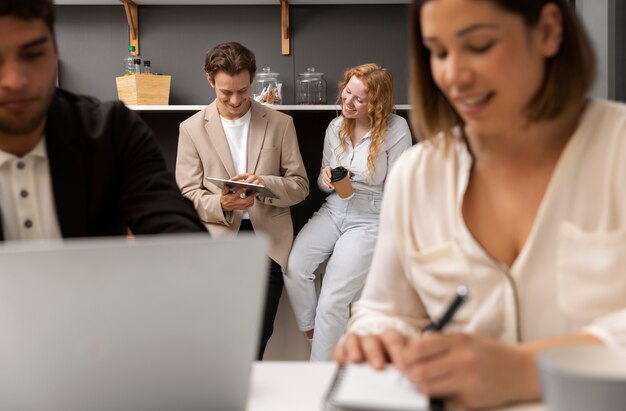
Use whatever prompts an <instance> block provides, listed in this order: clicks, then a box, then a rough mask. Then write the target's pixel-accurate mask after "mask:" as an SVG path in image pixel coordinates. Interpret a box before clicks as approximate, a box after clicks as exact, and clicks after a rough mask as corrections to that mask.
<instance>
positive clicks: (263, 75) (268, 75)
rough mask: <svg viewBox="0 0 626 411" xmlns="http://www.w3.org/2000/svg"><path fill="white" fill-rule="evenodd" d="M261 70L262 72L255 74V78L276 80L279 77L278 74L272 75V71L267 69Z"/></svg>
mask: <svg viewBox="0 0 626 411" xmlns="http://www.w3.org/2000/svg"><path fill="white" fill-rule="evenodd" d="M261 70H262V71H259V72H257V73H256V77H257V78H260V79H265V78H277V77H278V76H279V75H280V73H273V72H272V69H271V68H269V67H263V68H262V69H261Z"/></svg>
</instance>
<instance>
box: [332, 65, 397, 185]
mask: <svg viewBox="0 0 626 411" xmlns="http://www.w3.org/2000/svg"><path fill="white" fill-rule="evenodd" d="M353 76H355V77H356V78H358V79H359V80H361V82H362V83H363V85H364V86H365V88H366V90H367V116H368V118H369V121H370V125H371V132H370V146H369V152H368V155H367V170H368V171H369V173H370V175H374V172H375V171H376V159H377V158H378V155H379V153H380V146H381V145H382V143H383V141H384V140H385V130H386V129H387V117H389V114H391V113H392V112H393V76H392V75H391V72H390V71H389V70H387V69H386V68H384V67H382V66H380V65H378V64H375V63H368V64H362V65H360V66H357V67H353V68H351V69H348V70H346V72H345V73H344V74H343V80H341V81H340V82H339V83H338V84H337V86H338V88H339V95H338V96H337V104H339V105H342V101H341V93H342V92H343V89H344V88H345V87H346V85H347V84H348V81H350V79H351V78H352V77H353ZM355 124H356V120H354V119H347V118H345V117H344V119H343V122H342V124H341V128H340V130H339V141H340V143H341V148H342V152H345V151H346V150H347V149H348V138H349V137H350V136H351V135H352V133H353V132H354V127H355Z"/></svg>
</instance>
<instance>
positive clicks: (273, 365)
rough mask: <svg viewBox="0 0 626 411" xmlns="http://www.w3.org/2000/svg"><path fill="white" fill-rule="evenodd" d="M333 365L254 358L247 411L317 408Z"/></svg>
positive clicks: (540, 409) (534, 409)
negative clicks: (256, 359) (255, 359)
mask: <svg viewBox="0 0 626 411" xmlns="http://www.w3.org/2000/svg"><path fill="white" fill-rule="evenodd" d="M335 367H336V366H335V364H334V363H332V362H328V363H309V362H288V361H285V362H283V361H268V362H256V363H254V365H253V367H252V377H251V384H250V396H249V398H248V406H247V408H246V411H293V410H295V409H297V410H298V411H320V410H322V407H321V404H322V400H323V399H324V395H325V394H326V390H327V389H328V386H329V384H330V382H331V380H332V377H333V375H334V372H335ZM451 411H452V410H451ZM500 411H545V407H544V406H543V405H541V404H529V405H520V406H515V407H507V408H503V409H500Z"/></svg>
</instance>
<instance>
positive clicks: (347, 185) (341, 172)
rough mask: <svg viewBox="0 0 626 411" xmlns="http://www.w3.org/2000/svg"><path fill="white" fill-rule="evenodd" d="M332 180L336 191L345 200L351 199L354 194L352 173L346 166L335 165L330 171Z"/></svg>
mask: <svg viewBox="0 0 626 411" xmlns="http://www.w3.org/2000/svg"><path fill="white" fill-rule="evenodd" d="M330 182H331V183H332V184H333V185H334V186H335V191H336V192H337V194H339V197H341V198H342V199H344V200H349V199H351V198H352V196H353V195H354V190H352V183H351V182H350V173H349V172H348V170H346V169H345V168H344V167H335V168H333V169H332V171H331V173H330Z"/></svg>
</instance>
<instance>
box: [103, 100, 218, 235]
mask: <svg viewBox="0 0 626 411" xmlns="http://www.w3.org/2000/svg"><path fill="white" fill-rule="evenodd" d="M109 110H110V113H112V120H113V121H112V123H113V125H114V129H113V130H112V131H113V133H112V138H113V141H115V147H116V151H117V155H116V157H117V161H118V164H117V165H116V168H117V169H118V178H119V181H120V184H119V190H120V192H119V198H120V200H119V206H120V210H121V214H122V216H123V219H124V222H125V224H126V225H127V227H128V228H129V229H130V230H131V231H132V232H133V233H134V234H158V233H176V232H179V233H180V232H202V231H206V228H205V227H204V225H203V224H202V223H201V221H200V220H199V218H198V215H197V214H196V212H195V210H194V209H193V206H192V204H191V203H190V202H189V200H187V199H186V198H184V197H183V196H182V195H181V194H180V190H179V189H178V186H177V185H176V181H175V179H174V176H173V174H172V173H171V172H170V171H168V170H167V167H166V164H165V159H164V157H163V155H162V153H161V151H160V149H159V147H158V145H157V143H156V139H155V137H154V134H153V132H152V130H151V129H150V128H149V127H148V126H147V125H146V124H145V123H144V122H143V121H142V120H141V118H140V117H139V116H138V115H136V114H135V113H133V112H131V111H130V110H128V109H127V108H126V107H125V106H124V105H123V104H121V103H113V105H112V106H109V107H106V106H105V111H109ZM107 117H108V116H107ZM103 127H105V128H107V127H106V126H105V125H103Z"/></svg>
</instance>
